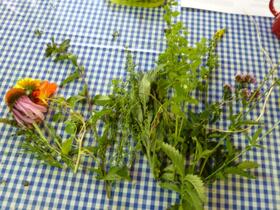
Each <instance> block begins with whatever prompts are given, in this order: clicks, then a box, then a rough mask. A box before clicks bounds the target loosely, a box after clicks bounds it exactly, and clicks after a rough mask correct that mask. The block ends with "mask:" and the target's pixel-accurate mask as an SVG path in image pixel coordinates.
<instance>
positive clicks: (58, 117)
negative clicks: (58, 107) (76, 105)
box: [52, 112, 65, 122]
mask: <svg viewBox="0 0 280 210" xmlns="http://www.w3.org/2000/svg"><path fill="white" fill-rule="evenodd" d="M64 117H65V116H64V115H63V114H62V113H61V112H58V113H55V114H54V115H53V117H52V120H53V122H59V121H61V120H63V119H64Z"/></svg>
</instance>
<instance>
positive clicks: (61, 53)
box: [45, 38, 85, 87]
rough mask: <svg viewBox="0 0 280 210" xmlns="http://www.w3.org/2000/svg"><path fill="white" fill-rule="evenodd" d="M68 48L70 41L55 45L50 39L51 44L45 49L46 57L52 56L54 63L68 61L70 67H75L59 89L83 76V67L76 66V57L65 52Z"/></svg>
mask: <svg viewBox="0 0 280 210" xmlns="http://www.w3.org/2000/svg"><path fill="white" fill-rule="evenodd" d="M69 47H70V39H66V40H64V41H63V42H62V43H60V44H57V43H55V41H54V38H52V40H51V43H49V44H47V48H46V53H45V55H46V57H52V56H54V57H55V58H54V61H55V62H58V61H64V60H66V61H70V62H71V63H72V65H73V66H74V67H75V71H74V72H73V73H71V74H70V75H69V76H68V77H66V78H65V79H64V80H63V81H62V82H61V84H60V86H61V87H63V86H65V85H66V84H68V83H70V82H73V81H74V80H76V79H79V78H80V77H82V76H83V74H84V72H85V67H84V66H83V65H79V64H78V57H77V56H76V55H74V54H73V53H69V52H67V51H68V49H69Z"/></svg>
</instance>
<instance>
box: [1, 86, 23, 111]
mask: <svg viewBox="0 0 280 210" xmlns="http://www.w3.org/2000/svg"><path fill="white" fill-rule="evenodd" d="M23 95H25V91H24V90H23V89H21V88H11V89H10V90H8V92H7V93H6V95H5V102H6V104H7V105H8V106H9V107H10V108H11V107H12V106H13V104H14V103H15V102H16V101H17V100H18V99H19V98H20V97H21V96H23Z"/></svg>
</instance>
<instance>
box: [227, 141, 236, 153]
mask: <svg viewBox="0 0 280 210" xmlns="http://www.w3.org/2000/svg"><path fill="white" fill-rule="evenodd" d="M226 148H227V151H228V155H229V156H231V155H233V154H234V148H233V146H232V143H231V141H230V139H229V138H227V139H226Z"/></svg>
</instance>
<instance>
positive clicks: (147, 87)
mask: <svg viewBox="0 0 280 210" xmlns="http://www.w3.org/2000/svg"><path fill="white" fill-rule="evenodd" d="M150 92H151V82H150V80H149V78H148V74H144V76H143V77H142V79H141V81H140V83H139V98H140V99H141V101H142V104H143V105H146V103H147V102H148V101H149V97H150Z"/></svg>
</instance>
